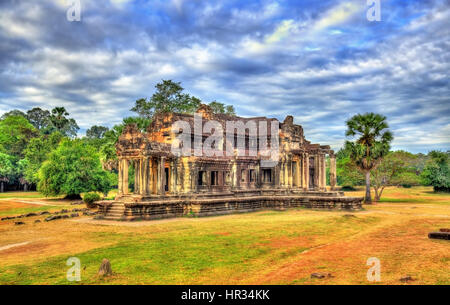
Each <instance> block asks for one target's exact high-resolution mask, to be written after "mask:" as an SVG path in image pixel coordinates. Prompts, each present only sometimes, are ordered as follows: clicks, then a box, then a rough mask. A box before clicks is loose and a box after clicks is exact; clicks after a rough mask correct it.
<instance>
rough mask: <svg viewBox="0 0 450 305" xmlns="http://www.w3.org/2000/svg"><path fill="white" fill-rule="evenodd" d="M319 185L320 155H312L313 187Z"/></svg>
mask: <svg viewBox="0 0 450 305" xmlns="http://www.w3.org/2000/svg"><path fill="white" fill-rule="evenodd" d="M318 187H320V157H319V155H315V156H314V188H318Z"/></svg>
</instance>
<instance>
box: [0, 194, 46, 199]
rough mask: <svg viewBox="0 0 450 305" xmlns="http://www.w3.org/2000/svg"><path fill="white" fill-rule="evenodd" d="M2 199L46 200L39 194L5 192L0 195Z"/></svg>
mask: <svg viewBox="0 0 450 305" xmlns="http://www.w3.org/2000/svg"><path fill="white" fill-rule="evenodd" d="M0 198H24V199H25V198H45V196H44V195H42V194H41V193H39V192H5V193H0Z"/></svg>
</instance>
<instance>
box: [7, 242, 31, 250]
mask: <svg viewBox="0 0 450 305" xmlns="http://www.w3.org/2000/svg"><path fill="white" fill-rule="evenodd" d="M29 243H30V241H26V242H23V243H17V244H10V245H6V246H3V247H0V251H3V250H8V249H11V248H14V247H20V246H25V245H28V244H29Z"/></svg>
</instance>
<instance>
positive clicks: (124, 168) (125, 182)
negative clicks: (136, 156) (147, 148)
mask: <svg viewBox="0 0 450 305" xmlns="http://www.w3.org/2000/svg"><path fill="white" fill-rule="evenodd" d="M122 177H123V178H122V181H123V184H122V190H123V194H125V195H126V194H128V160H127V159H123V160H122Z"/></svg>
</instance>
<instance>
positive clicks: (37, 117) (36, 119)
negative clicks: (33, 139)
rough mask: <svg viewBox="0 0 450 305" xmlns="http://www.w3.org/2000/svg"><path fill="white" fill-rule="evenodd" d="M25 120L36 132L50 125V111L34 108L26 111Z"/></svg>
mask: <svg viewBox="0 0 450 305" xmlns="http://www.w3.org/2000/svg"><path fill="white" fill-rule="evenodd" d="M27 119H28V121H30V123H31V124H32V125H33V126H34V127H35V128H36V129H38V130H40V129H42V128H45V127H47V126H48V125H49V124H50V111H48V110H42V109H41V108H39V107H35V108H33V109H31V110H28V111H27Z"/></svg>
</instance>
